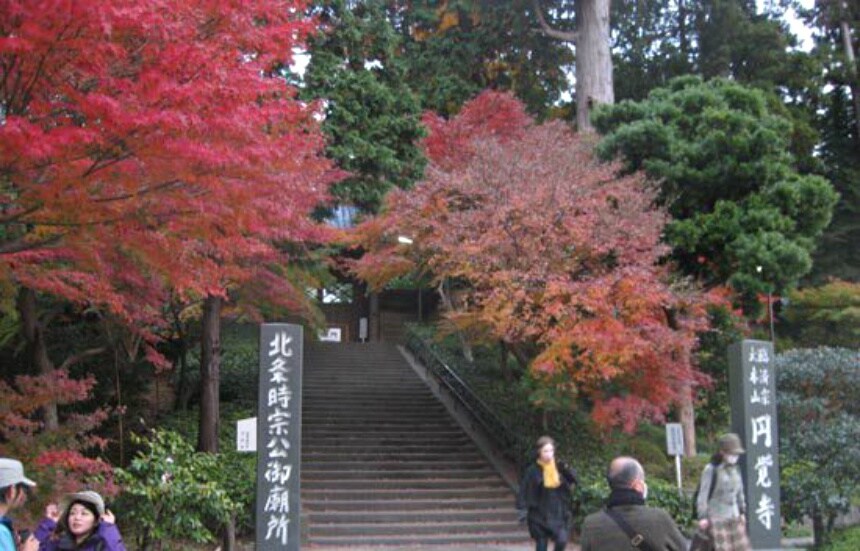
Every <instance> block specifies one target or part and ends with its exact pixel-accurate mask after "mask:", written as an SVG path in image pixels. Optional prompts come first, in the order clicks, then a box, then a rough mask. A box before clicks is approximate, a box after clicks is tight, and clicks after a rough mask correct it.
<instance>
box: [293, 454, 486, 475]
mask: <svg viewBox="0 0 860 551" xmlns="http://www.w3.org/2000/svg"><path fill="white" fill-rule="evenodd" d="M413 466H414V467H417V468H420V469H422V470H426V469H433V470H436V469H445V470H456V469H459V470H464V471H474V470H476V469H486V468H487V462H486V460H484V459H483V458H480V457H475V458H474V459H472V460H470V461H465V460H464V461H460V460H457V461H454V460H452V459H451V458H450V457H446V458H444V459H436V460H427V461H414V460H413V461H391V460H387V461H380V460H378V459H366V460H364V461H361V460H356V459H347V460H341V461H314V462H310V461H308V462H306V466H305V468H304V469H303V470H304V472H308V471H309V470H310V472H315V471H326V472H331V471H371V470H378V471H386V472H396V471H399V470H404V467H405V468H411V467H413Z"/></svg>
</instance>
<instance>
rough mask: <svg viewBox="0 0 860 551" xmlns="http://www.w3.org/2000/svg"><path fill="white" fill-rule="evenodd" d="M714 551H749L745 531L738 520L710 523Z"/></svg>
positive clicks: (749, 547)
mask: <svg viewBox="0 0 860 551" xmlns="http://www.w3.org/2000/svg"><path fill="white" fill-rule="evenodd" d="M710 532H711V539H712V541H713V545H714V551H750V550H751V549H752V547H751V546H750V540H749V538H747V529H746V526H745V525H744V523H743V522H742V521H741V519H740V518H731V519H726V520H714V521H711V529H710Z"/></svg>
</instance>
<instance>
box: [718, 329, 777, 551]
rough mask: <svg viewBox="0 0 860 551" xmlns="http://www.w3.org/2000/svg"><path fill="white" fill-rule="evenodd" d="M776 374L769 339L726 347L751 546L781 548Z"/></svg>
mask: <svg viewBox="0 0 860 551" xmlns="http://www.w3.org/2000/svg"><path fill="white" fill-rule="evenodd" d="M775 375H776V374H775V373H774V354H773V343H771V342H767V341H753V340H744V341H741V342H739V343H737V344H734V345H732V346H730V347H729V395H730V396H731V402H732V430H733V431H734V432H736V433H737V434H738V435H739V436H740V437H741V441H742V442H743V446H744V449H746V454H744V455H742V456H741V460H740V462H741V471H742V473H743V477H744V488H745V491H746V501H747V530H748V532H749V537H750V543H751V544H752V547H753V549H779V548H780V539H781V534H780V510H779V497H780V496H779V450H778V444H779V439H778V435H779V433H778V432H777V423H776V376H775Z"/></svg>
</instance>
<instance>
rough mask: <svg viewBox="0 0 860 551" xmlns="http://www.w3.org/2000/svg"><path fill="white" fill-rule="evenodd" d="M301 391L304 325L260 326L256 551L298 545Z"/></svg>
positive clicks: (290, 549) (288, 549)
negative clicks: (302, 326)
mask: <svg viewBox="0 0 860 551" xmlns="http://www.w3.org/2000/svg"><path fill="white" fill-rule="evenodd" d="M301 390H302V328H301V326H299V325H292V324H285V323H271V324H263V325H261V326H260V391H259V395H258V399H259V402H258V406H257V419H258V423H257V442H259V443H260V445H259V448H260V449H259V451H258V454H257V526H256V529H257V537H256V540H257V541H256V547H255V549H257V551H274V550H276V549H277V550H279V551H281V550H286V551H297V550H298V549H299V543H300V534H301V530H300V526H299V490H300V486H299V478H300V467H301V465H300V458H301V442H302V440H301V427H302V423H301V421H302V419H301V413H302V400H301V398H302V394H301Z"/></svg>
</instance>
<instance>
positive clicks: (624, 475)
mask: <svg viewBox="0 0 860 551" xmlns="http://www.w3.org/2000/svg"><path fill="white" fill-rule="evenodd" d="M606 481H607V482H608V483H609V488H610V489H612V490H627V489H630V490H636V491H637V492H639V493H640V494H642V497H647V496H648V485H647V484H646V483H645V469H643V468H642V465H641V464H639V462H638V461H636V460H635V459H633V458H632V457H616V458H615V459H613V460H612V462H611V463H610V464H609V470H607V471H606Z"/></svg>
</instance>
